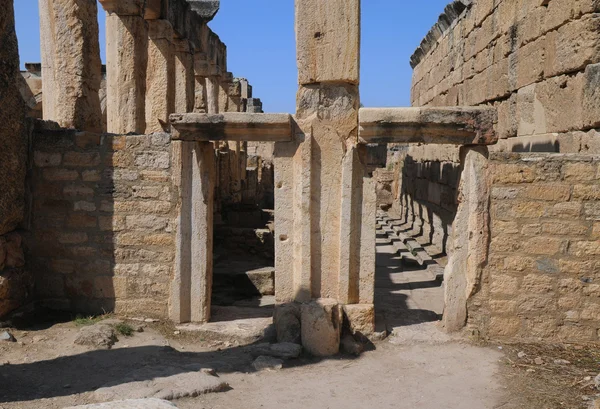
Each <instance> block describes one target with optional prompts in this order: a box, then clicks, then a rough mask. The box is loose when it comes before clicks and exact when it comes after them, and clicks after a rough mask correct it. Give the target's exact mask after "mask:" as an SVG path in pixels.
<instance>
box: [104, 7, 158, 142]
mask: <svg viewBox="0 0 600 409" xmlns="http://www.w3.org/2000/svg"><path fill="white" fill-rule="evenodd" d="M147 65H148V34H147V26H146V22H145V21H144V19H143V18H142V17H141V16H119V15H117V14H116V13H112V14H108V15H107V16H106V117H107V131H108V132H110V133H115V134H126V133H129V132H135V133H138V134H142V133H144V129H145V123H146V117H145V95H146V68H147Z"/></svg>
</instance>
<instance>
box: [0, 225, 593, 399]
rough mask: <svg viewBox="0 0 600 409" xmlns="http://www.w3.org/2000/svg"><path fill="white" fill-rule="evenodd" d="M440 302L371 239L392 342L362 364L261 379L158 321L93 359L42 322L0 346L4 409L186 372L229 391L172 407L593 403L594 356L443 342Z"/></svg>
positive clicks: (213, 346) (559, 348) (64, 331)
mask: <svg viewBox="0 0 600 409" xmlns="http://www.w3.org/2000/svg"><path fill="white" fill-rule="evenodd" d="M428 277H429V278H428ZM441 291H442V290H441V286H440V285H439V283H435V282H433V281H431V275H430V274H428V272H427V271H426V270H424V269H419V268H416V267H414V266H413V267H411V268H406V267H402V266H400V265H399V264H398V254H397V252H395V250H394V249H393V248H392V247H391V246H390V245H389V242H387V241H386V239H385V238H384V237H378V270H377V279H376V298H377V299H378V300H379V301H378V302H377V303H376V311H377V316H378V326H379V327H385V329H386V330H387V331H389V332H390V335H389V337H388V338H386V339H384V340H381V341H377V342H376V343H375V349H374V350H371V351H368V352H365V353H363V354H362V355H361V356H360V357H358V358H356V357H354V356H350V355H343V354H340V355H338V356H336V357H333V358H330V359H315V358H310V357H305V356H301V357H300V358H299V359H294V360H289V361H287V362H286V363H285V364H284V367H283V369H281V370H276V371H260V372H256V371H255V370H254V369H253V367H252V365H251V364H252V361H253V358H252V355H251V354H250V353H249V349H248V347H244V346H238V345H237V344H236V342H235V340H231V342H230V341H219V342H217V341H208V340H206V339H202V338H201V337H199V336H197V335H195V334H193V333H192V334H187V333H179V331H177V330H176V328H175V327H173V326H172V325H170V324H167V323H160V322H158V323H145V324H143V325H144V326H145V328H144V331H143V332H139V333H134V334H133V335H132V336H123V335H120V336H119V341H118V342H117V343H116V344H115V345H114V346H113V348H112V349H110V350H95V349H92V348H90V347H84V346H79V345H75V344H74V339H75V337H76V336H77V333H78V332H79V331H80V329H81V327H82V325H83V324H93V322H83V323H82V322H75V321H72V320H71V318H68V319H60V318H61V317H54V316H53V317H42V316H38V317H36V320H35V321H36V322H35V323H24V324H21V325H19V326H18V328H11V329H10V331H11V332H12V333H13V334H14V336H15V337H16V338H17V342H3V341H0V409H16V408H19V409H21V408H23V409H25V408H27V409H30V408H34V409H35V408H63V407H66V406H72V405H79V404H85V403H93V402H95V398H94V393H93V392H94V390H96V389H98V388H100V387H102V386H103V385H105V384H107V383H109V382H112V381H117V382H118V381H119V380H120V379H123V378H125V377H126V375H127V374H129V373H131V372H132V371H134V370H138V369H141V368H146V367H161V366H172V365H181V366H185V365H189V364H201V365H202V367H205V368H213V369H214V370H216V372H217V373H218V375H219V376H220V377H221V378H222V379H223V380H225V381H226V382H227V383H228V384H229V385H230V387H231V389H230V390H229V391H227V392H222V393H212V394H207V395H201V396H198V397H195V398H185V399H179V400H176V401H174V403H175V404H176V405H177V406H178V407H179V408H182V409H192V408H194V409H201V408H206V409H209V408H210V409H218V408H227V409H238V408H239V409H241V408H244V409H246V408H264V409H271V408H273V409H274V408H289V409H294V408H303V409H304V408H330V409H342V408H343V409H354V408H395V409H409V408H423V409H434V408H435V409H444V408H447V409H554V408H569V409H587V408H590V407H591V402H592V401H593V400H594V399H596V398H597V397H600V396H598V394H599V393H600V391H598V390H597V389H596V385H595V383H594V378H595V377H596V375H598V373H599V372H600V350H599V349H598V348H597V347H594V346H583V345H533V344H529V345H519V344H515V345H505V344H486V345H484V344H481V343H474V342H473V341H469V340H466V339H463V338H460V337H458V336H452V337H451V336H448V335H446V334H444V333H442V332H441V331H439V330H438V328H437V322H436V320H437V319H438V318H439V314H440V313H441V311H440V309H441V299H440V298H439V297H440V296H441ZM46 318H47V319H46ZM104 318H113V319H114V317H104ZM131 324H135V325H139V323H138V322H133V321H132V322H131ZM0 332H1V331H0Z"/></svg>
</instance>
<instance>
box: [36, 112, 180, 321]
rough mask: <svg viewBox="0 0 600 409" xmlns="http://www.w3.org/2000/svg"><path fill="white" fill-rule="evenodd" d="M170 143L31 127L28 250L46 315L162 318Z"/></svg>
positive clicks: (171, 207) (171, 206)
mask: <svg viewBox="0 0 600 409" xmlns="http://www.w3.org/2000/svg"><path fill="white" fill-rule="evenodd" d="M171 149H172V147H171V141H170V136H169V135H168V134H162V133H158V134H152V135H127V136H111V135H106V134H95V133H88V132H78V131H75V130H65V129H60V128H58V127H57V126H56V125H55V124H53V123H44V122H38V124H37V129H36V130H35V132H34V136H33V149H32V151H33V158H32V162H33V163H32V170H31V177H30V179H31V198H32V210H33V211H32V213H33V223H32V234H31V237H30V238H29V239H30V243H29V247H30V253H31V263H32V265H33V266H34V268H33V271H35V280H36V292H37V297H38V298H40V299H41V300H45V301H46V304H47V305H48V306H50V307H53V308H61V309H68V310H76V311H79V312H87V313H102V312H103V311H115V312H117V313H121V314H125V315H129V316H135V315H143V316H152V317H157V318H166V317H167V308H168V301H169V285H170V281H171V276H172V269H173V260H174V256H175V230H176V226H174V223H175V211H176V209H175V207H176V205H177V200H176V197H177V196H176V195H177V192H176V191H175V190H176V189H175V187H174V185H173V181H172V174H171V173H172V169H171V167H172V153H171Z"/></svg>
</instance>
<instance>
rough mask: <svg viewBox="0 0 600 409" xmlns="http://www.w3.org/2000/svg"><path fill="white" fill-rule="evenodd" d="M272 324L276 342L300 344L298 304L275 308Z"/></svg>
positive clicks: (282, 305) (281, 305)
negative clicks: (275, 332)
mask: <svg viewBox="0 0 600 409" xmlns="http://www.w3.org/2000/svg"><path fill="white" fill-rule="evenodd" d="M273 322H274V323H275V330H276V331H277V342H292V343H295V344H300V343H301V342H302V339H301V337H302V336H301V332H300V304H296V303H290V304H280V305H277V306H275V312H274V314H273Z"/></svg>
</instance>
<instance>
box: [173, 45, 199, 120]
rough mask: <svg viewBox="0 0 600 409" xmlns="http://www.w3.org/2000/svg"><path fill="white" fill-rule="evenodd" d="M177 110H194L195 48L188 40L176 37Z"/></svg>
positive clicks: (183, 111) (182, 111) (181, 111)
mask: <svg viewBox="0 0 600 409" xmlns="http://www.w3.org/2000/svg"><path fill="white" fill-rule="evenodd" d="M174 42H175V112H177V113H186V112H193V111H194V105H195V97H196V96H195V94H194V88H195V81H196V78H195V73H194V54H193V48H192V46H191V44H190V42H189V41H188V40H185V39H183V40H181V39H175V40H174Z"/></svg>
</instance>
